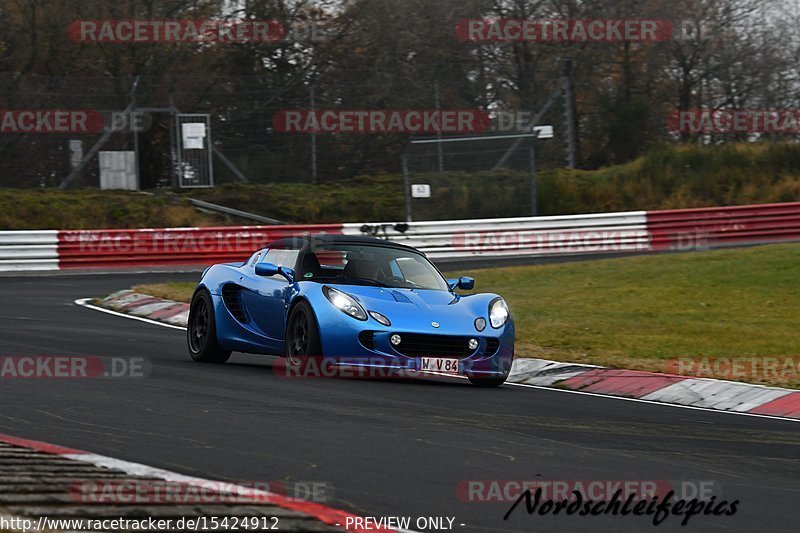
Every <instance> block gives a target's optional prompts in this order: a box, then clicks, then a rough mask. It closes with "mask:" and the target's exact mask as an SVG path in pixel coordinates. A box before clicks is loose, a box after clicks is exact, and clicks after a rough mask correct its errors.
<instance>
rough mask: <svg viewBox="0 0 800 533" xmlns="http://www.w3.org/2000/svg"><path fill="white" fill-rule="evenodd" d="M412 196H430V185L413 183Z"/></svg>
mask: <svg viewBox="0 0 800 533" xmlns="http://www.w3.org/2000/svg"><path fill="white" fill-rule="evenodd" d="M411 197H412V198H430V197H431V186H430V185H428V184H427V183H415V184H414V185H412V186H411Z"/></svg>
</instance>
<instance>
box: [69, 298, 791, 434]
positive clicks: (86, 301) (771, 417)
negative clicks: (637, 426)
mask: <svg viewBox="0 0 800 533" xmlns="http://www.w3.org/2000/svg"><path fill="white" fill-rule="evenodd" d="M91 300H92V298H81V299H78V300H75V303H76V304H77V305H80V306H82V307H86V308H89V309H94V310H95V311H101V312H103V313H108V314H110V315H115V316H121V317H123V318H132V319H134V320H139V321H141V322H147V323H149V324H154V325H156V326H163V327H166V328H172V329H180V330H183V331H185V330H186V328H184V327H181V326H175V325H173V324H166V323H164V322H158V321H156V320H150V319H149V318H143V317H140V316H133V315H127V314H125V313H119V312H117V311H112V310H110V309H105V308H103V307H98V306H96V305H92V304H90V303H89V302H90V301H91ZM447 376H448V377H457V378H462V379H467V378H466V377H463V376H452V375H449V374H448V375H447ZM506 385H508V386H511V387H525V388H529V389H537V390H543V391H548V392H563V393H567V394H580V395H582V396H592V397H597V398H605V399H608V400H620V401H626V402H637V403H646V404H649V405H660V406H662V407H674V408H678V409H690V410H692V411H706V412H709V413H719V414H727V415H739V416H747V417H752V418H766V419H768V420H782V421H784V422H800V419H797V418H786V417H783V416H774V415H761V414H757V413H741V412H738V411H723V410H721V409H711V408H710V407H696V406H694V405H680V404H676V403H663V402H656V401H653V400H642V399H640V398H625V397H623V396H609V395H607V394H598V393H596V392H585V391H577V390H569V389H557V388H552V387H543V386H541V385H528V384H527V383H508V382H507V383H506Z"/></svg>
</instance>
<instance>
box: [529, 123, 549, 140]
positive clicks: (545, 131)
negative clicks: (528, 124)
mask: <svg viewBox="0 0 800 533" xmlns="http://www.w3.org/2000/svg"><path fill="white" fill-rule="evenodd" d="M533 131H534V132H535V133H538V134H539V136H538V137H536V138H537V139H552V138H553V126H534V127H533Z"/></svg>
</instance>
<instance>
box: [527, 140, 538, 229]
mask: <svg viewBox="0 0 800 533" xmlns="http://www.w3.org/2000/svg"><path fill="white" fill-rule="evenodd" d="M529 157H530V169H529V174H530V182H531V216H532V217H535V216H536V213H537V209H536V203H537V201H538V199H537V186H536V137H533V138H532V139H531V147H530V152H529Z"/></svg>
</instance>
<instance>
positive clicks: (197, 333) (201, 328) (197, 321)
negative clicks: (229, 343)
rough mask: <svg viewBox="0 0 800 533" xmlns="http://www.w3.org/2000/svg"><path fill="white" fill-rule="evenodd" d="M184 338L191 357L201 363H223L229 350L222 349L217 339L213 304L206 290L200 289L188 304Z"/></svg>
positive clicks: (228, 356) (228, 354) (229, 354)
mask: <svg viewBox="0 0 800 533" xmlns="http://www.w3.org/2000/svg"><path fill="white" fill-rule="evenodd" d="M186 340H187V343H188V345H189V354H190V355H191V356H192V359H194V360H195V361H199V362H201V363H217V364H221V363H224V362H226V361H227V360H228V358H230V356H231V352H230V351H228V350H223V349H222V348H221V347H220V346H219V342H218V341H217V323H216V320H215V319H214V305H213V302H212V300H211V295H210V294H209V293H208V291H207V290H205V289H201V290H199V291H197V294H195V295H194V298H192V304H191V305H190V306H189V324H188V327H187V328H186Z"/></svg>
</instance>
